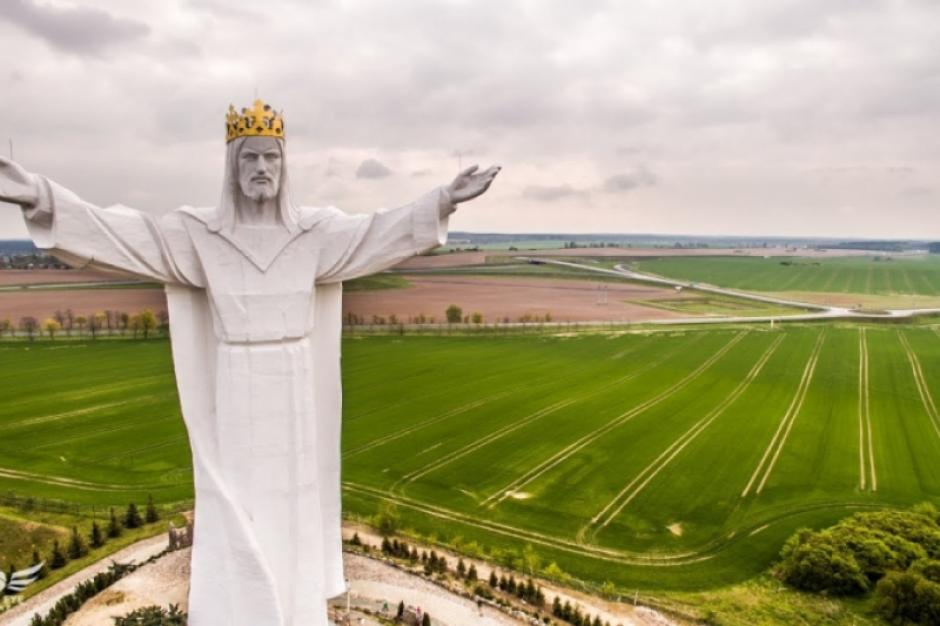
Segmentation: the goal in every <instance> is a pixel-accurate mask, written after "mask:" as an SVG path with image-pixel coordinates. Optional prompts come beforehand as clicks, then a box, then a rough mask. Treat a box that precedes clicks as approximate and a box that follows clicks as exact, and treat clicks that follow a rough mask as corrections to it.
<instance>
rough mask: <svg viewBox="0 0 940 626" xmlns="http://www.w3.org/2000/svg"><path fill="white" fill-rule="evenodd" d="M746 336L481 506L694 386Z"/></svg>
mask: <svg viewBox="0 0 940 626" xmlns="http://www.w3.org/2000/svg"><path fill="white" fill-rule="evenodd" d="M746 334H747V331H741V332H739V333H738V334H736V335H735V336H734V337H732V338H731V340H730V341H728V343H727V344H725V345H724V346H723V347H722V348H720V349H719V350H718V351H717V352H716V353H715V354H713V355H712V356H711V357H709V358H708V359H707V360H706V361H705V362H704V363H702V364H701V365H699V366H698V367H697V368H696V369H694V370H693V371H692V372H690V373H689V374H686V375H685V376H684V377H683V378H682V379H681V380H679V381H678V382H676V383H674V384H673V385H672V386H670V387H669V388H667V389H665V390H664V391H661V392H660V393H659V394H657V395H655V396H653V397H652V398H650V399H648V400H646V401H644V402H642V403H640V404H639V405H638V406H635V407H633V408H631V409H630V410H628V411H626V412H624V413H621V414H620V415H618V416H617V417H615V418H613V419H612V420H610V421H608V422H607V423H606V424H604V425H603V426H601V427H599V428H598V429H596V430H594V431H593V432H591V433H588V434H587V435H584V436H582V437H580V438H579V439H577V440H575V441H574V442H572V443H570V444H569V445H567V446H566V447H564V448H562V449H561V450H559V451H558V452H556V453H555V454H553V455H552V456H550V457H549V458H548V459H546V460H544V461H542V462H541V463H539V464H538V465H536V466H535V467H534V468H532V469H530V470H528V471H527V472H525V473H524V474H522V476H519V477H517V478H515V479H514V480H513V481H512V482H510V483H509V484H507V485H505V486H504V487H502V488H501V489H498V490H497V491H495V492H493V493H492V494H490V495H489V496H488V497H487V498H486V499H485V500H483V502H482V503H481V506H488V507H489V508H492V507H494V506H496V505H497V504H499V503H500V502H502V501H503V500H505V499H506V498H507V497H509V495H510V493H512V492H515V491H518V490H519V489H520V488H522V487H525V486H526V485H528V484H529V483H531V482H532V481H533V480H535V479H537V478H539V477H540V476H542V475H543V474H545V473H546V472H547V471H549V470H550V469H552V468H553V467H555V466H556V465H558V464H560V463H562V462H564V461H566V460H567V459H569V458H570V457H571V456H573V455H574V454H575V453H577V452H578V451H580V450H582V449H584V448H585V447H587V446H588V445H590V444H591V443H593V442H594V441H596V440H597V439H599V438H601V437H602V436H603V435H606V434H607V433H608V432H610V431H611V430H613V429H615V428H617V427H618V426H620V425H622V424H624V423H626V422H628V421H630V420H631V419H633V418H634V417H636V416H637V415H640V414H642V413H644V412H646V411H647V410H649V409H651V408H652V407H654V406H656V405H657V404H659V403H661V402H662V401H664V400H666V399H668V398H670V397H672V396H673V395H675V394H676V393H678V392H679V391H681V390H682V389H684V388H685V387H687V386H688V385H689V383H691V382H692V381H694V380H695V379H697V378H698V377H699V376H701V375H702V374H703V373H704V372H705V371H706V370H708V369H709V368H710V367H711V366H712V365H714V364H715V362H716V361H718V360H719V359H720V358H721V357H722V356H724V355H725V354H726V353H727V352H728V351H729V350H731V348H733V347H734V346H735V345H737V344H738V342H740V341H741V340H742V339H743V338H744V336H745V335H746Z"/></svg>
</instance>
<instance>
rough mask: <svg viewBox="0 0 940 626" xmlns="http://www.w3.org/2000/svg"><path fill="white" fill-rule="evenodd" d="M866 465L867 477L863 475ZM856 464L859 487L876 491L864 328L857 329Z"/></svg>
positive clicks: (866, 342)
mask: <svg viewBox="0 0 940 626" xmlns="http://www.w3.org/2000/svg"><path fill="white" fill-rule="evenodd" d="M866 457H867V458H866ZM866 465H867V473H868V477H867V478H866V475H865V474H866ZM858 466H859V467H858V469H859V488H860V489H861V490H862V491H865V489H866V488H867V487H868V486H869V485H870V486H871V490H872V491H873V492H874V491H878V474H877V473H876V472H875V450H874V444H873V443H872V429H871V403H870V394H869V390H868V336H867V335H866V333H865V329H864V328H859V329H858Z"/></svg>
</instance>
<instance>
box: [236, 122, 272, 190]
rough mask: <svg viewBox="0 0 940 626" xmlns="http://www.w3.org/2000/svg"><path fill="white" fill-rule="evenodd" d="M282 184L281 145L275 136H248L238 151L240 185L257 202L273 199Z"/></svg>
mask: <svg viewBox="0 0 940 626" xmlns="http://www.w3.org/2000/svg"><path fill="white" fill-rule="evenodd" d="M280 184H281V146H280V145H279V144H278V140H277V139H275V138H274V137H248V138H247V139H245V141H244V142H243V143H242V147H241V150H239V152H238V186H239V187H240V188H241V190H242V193H243V194H245V196H247V197H248V198H251V199H252V200H254V201H255V202H264V201H266V200H273V199H274V198H276V197H277V192H278V189H279V187H280Z"/></svg>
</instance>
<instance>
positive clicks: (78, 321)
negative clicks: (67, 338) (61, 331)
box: [75, 315, 88, 335]
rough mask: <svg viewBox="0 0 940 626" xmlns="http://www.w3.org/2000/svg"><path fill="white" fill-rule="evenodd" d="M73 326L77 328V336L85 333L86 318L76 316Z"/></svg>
mask: <svg viewBox="0 0 940 626" xmlns="http://www.w3.org/2000/svg"><path fill="white" fill-rule="evenodd" d="M75 325H76V326H77V327H78V334H79V335H81V334H83V333H84V332H85V327H86V326H88V318H87V317H85V316H84V315H76V316H75Z"/></svg>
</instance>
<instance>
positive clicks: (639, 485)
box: [578, 335, 786, 539]
mask: <svg viewBox="0 0 940 626" xmlns="http://www.w3.org/2000/svg"><path fill="white" fill-rule="evenodd" d="M785 337H786V335H780V336H779V337H777V339H775V340H774V341H773V343H771V344H770V346H769V347H768V348H767V350H765V351H764V353H763V354H762V355H761V356H760V358H758V360H757V362H756V363H755V364H754V366H753V367H752V368H751V370H750V371H749V372H748V374H747V376H745V378H744V380H742V381H741V382H740V383H738V386H737V387H735V388H734V390H733V391H732V392H731V393H730V394H728V395H727V396H726V397H725V398H724V399H723V400H722V401H721V402H720V403H719V404H718V405H717V406H716V407H714V408H713V409H712V410H711V411H709V412H708V414H707V415H705V417H703V418H702V419H700V420H699V421H698V422H696V423H695V424H693V425H692V427H691V428H689V429H688V430H686V431H685V432H684V433H682V435H681V436H680V437H679V438H678V439H676V440H675V441H674V442H673V443H672V444H671V445H670V446H669V447H668V448H666V449H665V450H664V451H663V452H662V454H660V455H659V456H658V457H656V459H654V460H653V462H652V463H650V464H649V465H647V466H646V467H645V468H643V470H642V471H641V472H640V473H639V474H637V475H636V477H635V478H634V479H633V480H632V481H630V483H629V484H627V486H626V487H624V488H623V489H622V490H621V491H620V492H619V493H618V494H617V495H616V496H614V498H613V499H612V500H611V501H610V502H608V503H607V505H606V506H605V507H604V508H603V509H601V511H600V512H599V513H597V514H596V515H595V516H594V517H593V518H591V521H590V522H589V523H588V524H587V525H585V526H584V527H582V529H581V530H580V531H579V533H578V537H579V539H580V538H583V537H584V536H585V535H586V534H587V533H588V532H591V531H593V533H594V534H596V533H597V532H599V531H600V530H602V529H603V528H605V527H607V526H608V525H609V524H610V522H611V521H613V520H614V519H615V518H616V517H617V516H618V515H620V513H621V512H622V511H623V509H624V508H626V506H627V505H628V504H630V502H631V501H632V500H633V499H634V498H636V497H637V496H638V495H639V494H640V492H642V491H643V489H645V488H646V486H647V485H648V484H649V483H650V482H651V481H652V480H653V479H654V478H655V477H656V475H657V474H659V472H661V471H662V470H663V469H665V468H666V467H667V466H668V465H669V464H670V463H671V462H672V461H673V459H675V458H676V456H678V455H679V454H680V453H681V452H682V450H684V449H685V447H686V446H688V445H689V444H690V443H692V441H694V440H695V438H696V437H698V436H699V435H700V434H701V433H702V432H703V431H704V430H705V429H706V428H708V427H709V426H710V425H711V423H712V422H714V421H715V420H716V419H718V418H719V417H720V416H721V415H722V414H723V413H724V412H725V411H726V410H727V409H728V407H730V406H731V405H732V404H734V402H735V401H736V400H737V399H738V398H740V397H741V396H742V395H743V394H744V392H745V391H747V389H748V388H749V387H750V386H751V383H752V382H753V381H754V379H755V378H757V376H758V374H760V372H761V370H762V369H763V368H764V365H766V364H767V361H769V360H770V357H771V356H773V353H774V352H775V351H776V350H777V347H779V346H780V344H781V343H782V342H783V340H784V338H785ZM641 481H642V482H641ZM598 523H600V526H599V527H598Z"/></svg>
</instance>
